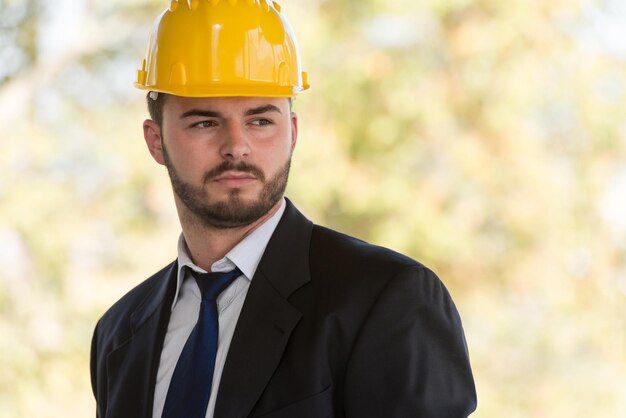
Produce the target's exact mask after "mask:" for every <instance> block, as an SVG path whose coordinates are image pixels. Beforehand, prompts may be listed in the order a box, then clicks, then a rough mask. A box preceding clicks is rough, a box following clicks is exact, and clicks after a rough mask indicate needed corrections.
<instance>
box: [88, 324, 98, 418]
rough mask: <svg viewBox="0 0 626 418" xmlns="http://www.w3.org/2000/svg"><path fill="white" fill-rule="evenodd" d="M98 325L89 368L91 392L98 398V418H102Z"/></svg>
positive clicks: (92, 340) (94, 334) (93, 340)
mask: <svg viewBox="0 0 626 418" xmlns="http://www.w3.org/2000/svg"><path fill="white" fill-rule="evenodd" d="M98 326H99V323H98V325H96V328H95V330H94V332H93V337H92V339H91V355H90V361H89V368H90V374H91V390H92V391H93V395H94V397H95V398H96V418H100V416H101V415H100V405H101V402H100V400H99V399H98V394H99V391H98Z"/></svg>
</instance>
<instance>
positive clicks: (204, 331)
mask: <svg viewBox="0 0 626 418" xmlns="http://www.w3.org/2000/svg"><path fill="white" fill-rule="evenodd" d="M189 271H190V272H191V274H192V275H193V277H194V278H195V279H196V282H197V283H198V287H199V288H200V293H201V294H202V302H201V304H200V313H199V314H198V322H197V323H196V326H195V327H194V328H193V330H192V331H191V334H190V335H189V338H188V339H187V342H186V343H185V347H184V348H183V351H182V353H181V355H180V357H179V359H178V363H176V368H175V369H174V374H173V375H172V381H171V382H170V387H169V389H168V391H167V397H166V398H165V406H164V407H163V415H161V417H162V418H204V417H205V415H206V409H207V405H208V403H209V396H210V395H211V384H212V382H213V371H214V370H215V356H216V354H217V337H218V334H219V333H218V330H219V324H218V320H217V319H218V318H217V302H216V299H217V297H218V296H219V294H220V293H222V291H223V290H224V289H226V288H227V287H228V285H229V284H230V283H232V281H233V280H235V279H236V278H237V277H239V276H240V275H241V274H242V273H241V271H240V270H239V269H238V268H235V269H234V270H233V271H229V272H227V273H197V272H195V271H193V270H191V269H189Z"/></svg>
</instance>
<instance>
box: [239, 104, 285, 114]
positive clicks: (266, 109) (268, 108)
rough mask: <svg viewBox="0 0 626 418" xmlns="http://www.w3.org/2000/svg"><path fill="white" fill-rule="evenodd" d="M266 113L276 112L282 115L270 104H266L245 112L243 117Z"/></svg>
mask: <svg viewBox="0 0 626 418" xmlns="http://www.w3.org/2000/svg"><path fill="white" fill-rule="evenodd" d="M267 112H278V113H281V114H282V113H283V112H281V111H280V109H279V108H277V107H276V106H274V105H272V104H266V105H263V106H259V107H254V108H252V109H248V110H246V113H244V116H253V115H260V114H261V113H267Z"/></svg>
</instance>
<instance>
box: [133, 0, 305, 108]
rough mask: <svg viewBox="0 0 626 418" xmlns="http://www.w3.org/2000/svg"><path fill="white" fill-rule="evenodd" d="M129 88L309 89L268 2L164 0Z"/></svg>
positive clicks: (208, 92)
mask: <svg viewBox="0 0 626 418" xmlns="http://www.w3.org/2000/svg"><path fill="white" fill-rule="evenodd" d="M135 86H136V87H137V88H139V89H142V90H151V91H157V92H163V93H169V94H174V95H179V96H188V97H216V96H261V97H293V96H296V95H297V94H298V93H300V92H301V91H304V90H306V89H308V88H309V85H308V82H307V74H306V72H303V71H302V69H301V66H300V57H299V53H298V47H297V42H296V38H295V35H294V33H293V30H292V28H291V26H290V25H289V22H288V21H287V19H286V17H285V16H284V15H283V14H282V12H281V8H280V6H279V5H278V3H276V2H275V1H273V0H172V1H171V2H170V5H169V7H168V8H167V9H165V11H164V12H163V13H162V14H161V16H159V18H158V19H157V22H156V24H155V26H154V28H153V31H152V34H151V37H150V41H149V43H148V53H147V56H146V59H144V61H143V63H142V67H141V69H139V70H138V71H137V80H136V83H135Z"/></svg>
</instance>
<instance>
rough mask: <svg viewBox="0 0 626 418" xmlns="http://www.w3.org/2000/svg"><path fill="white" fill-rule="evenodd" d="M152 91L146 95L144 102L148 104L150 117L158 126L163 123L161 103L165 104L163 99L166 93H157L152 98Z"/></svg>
mask: <svg viewBox="0 0 626 418" xmlns="http://www.w3.org/2000/svg"><path fill="white" fill-rule="evenodd" d="M151 94H152V92H150V93H148V94H147V95H146V103H147V104H148V113H150V118H151V119H152V120H153V121H155V122H156V123H157V124H158V125H159V126H161V125H162V124H163V105H164V104H165V99H166V98H167V94H166V93H158V94H157V98H156V99H153V98H152V97H150V95H151Z"/></svg>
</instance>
